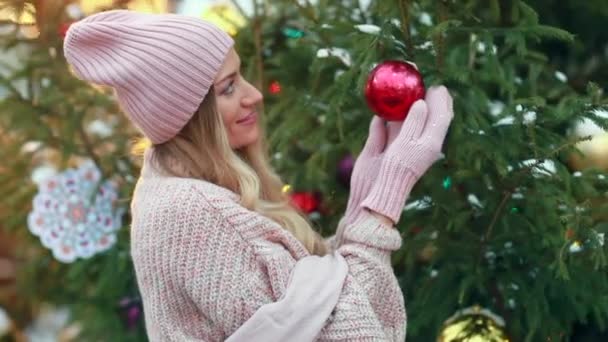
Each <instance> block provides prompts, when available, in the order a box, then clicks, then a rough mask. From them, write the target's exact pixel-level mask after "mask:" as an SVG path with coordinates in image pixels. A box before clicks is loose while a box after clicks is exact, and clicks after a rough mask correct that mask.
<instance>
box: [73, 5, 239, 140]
mask: <svg viewBox="0 0 608 342" xmlns="http://www.w3.org/2000/svg"><path fill="white" fill-rule="evenodd" d="M233 44H234V42H233V40H232V38H230V36H229V35H228V34H227V33H225V32H223V31H222V30H220V29H219V28H217V27H216V26H214V25H213V24H211V23H209V22H206V21H204V20H201V19H198V18H195V17H189V16H183V15H178V14H149V13H139V12H134V11H127V10H112V11H106V12H100V13H96V14H93V15H90V16H88V17H86V18H84V19H83V20H80V21H78V22H76V23H74V24H72V25H71V26H70V28H69V29H68V31H67V33H66V37H65V41H64V44H63V49H64V54H65V57H66V59H67V61H68V63H69V64H70V65H71V66H72V69H73V70H74V73H75V74H76V75H77V76H78V78H80V79H82V80H85V81H88V82H92V83H96V84H101V85H105V86H110V87H112V88H113V89H114V91H115V93H116V95H117V98H118V102H119V104H120V106H121V108H122V109H123V111H125V112H126V114H127V116H128V117H129V119H131V121H132V122H133V123H134V124H135V126H137V128H138V129H139V130H140V131H141V132H142V133H143V134H144V135H145V136H146V137H147V138H149V139H150V140H151V141H152V142H153V143H155V144H160V143H162V142H165V141H167V140H169V139H170V138H172V137H174V136H175V135H176V134H177V133H178V132H179V131H180V130H181V129H182V128H183V127H184V126H185V125H186V123H187V122H188V121H189V120H190V118H191V117H192V115H194V113H195V112H196V110H197V108H198V107H199V106H200V104H201V102H202V101H203V99H204V98H205V95H207V92H208V91H209V88H210V87H211V85H212V84H213V81H214V79H215V76H216V75H217V72H218V70H219V69H220V67H221V66H222V63H223V62H224V59H225V57H226V54H227V53H228V51H229V50H230V48H231V47H232V45H233Z"/></svg>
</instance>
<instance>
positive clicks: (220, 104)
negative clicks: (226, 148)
mask: <svg viewBox="0 0 608 342" xmlns="http://www.w3.org/2000/svg"><path fill="white" fill-rule="evenodd" d="M240 68H241V60H240V58H239V55H238V54H237V53H236V51H235V50H234V49H230V52H229V53H228V55H227V56H226V59H225V60H224V64H222V67H221V68H220V70H219V72H218V75H217V77H216V79H215V81H214V92H215V101H216V104H217V109H218V111H219V112H220V114H221V115H222V118H223V120H224V126H226V130H227V132H226V133H227V134H228V140H229V142H230V147H232V149H238V148H241V147H245V146H247V145H250V144H252V143H254V142H255V141H257V139H258V135H259V127H258V112H257V108H256V107H257V105H258V104H260V103H261V102H262V98H263V97H262V94H261V93H260V92H259V91H258V90H257V89H256V88H255V87H254V86H253V85H251V83H249V82H247V81H246V80H245V79H244V78H243V76H242V75H241V72H240Z"/></svg>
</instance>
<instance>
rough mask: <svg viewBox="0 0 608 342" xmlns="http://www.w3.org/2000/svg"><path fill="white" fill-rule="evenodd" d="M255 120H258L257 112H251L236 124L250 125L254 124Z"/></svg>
mask: <svg viewBox="0 0 608 342" xmlns="http://www.w3.org/2000/svg"><path fill="white" fill-rule="evenodd" d="M257 118H258V113H257V112H251V113H249V114H247V116H246V117H244V118H242V119H240V120H237V121H236V123H238V124H251V123H254V122H256V120H257Z"/></svg>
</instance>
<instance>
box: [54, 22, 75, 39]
mask: <svg viewBox="0 0 608 342" xmlns="http://www.w3.org/2000/svg"><path fill="white" fill-rule="evenodd" d="M72 24H73V22H69V23H61V24H59V28H57V33H58V34H59V35H60V36H61V38H65V35H66V34H67V33H68V29H69V28H70V26H71V25H72Z"/></svg>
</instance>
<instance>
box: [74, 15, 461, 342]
mask: <svg viewBox="0 0 608 342" xmlns="http://www.w3.org/2000/svg"><path fill="white" fill-rule="evenodd" d="M64 52H65V56H66V58H67V60H68V62H69V63H70V64H71V66H72V67H73V69H74V71H75V73H76V74H77V75H78V77H79V78H81V79H83V80H86V81H89V82H92V83H96V84H102V85H107V86H111V87H113V88H114V90H115V93H116V96H117V99H118V102H119V104H120V105H121V108H122V109H123V111H124V112H125V114H126V115H127V116H128V117H129V119H130V121H131V122H132V123H133V124H134V125H135V126H136V127H137V128H138V129H139V130H140V131H141V132H142V134H143V135H144V136H145V138H146V139H148V140H149V142H150V145H151V146H150V147H149V148H148V149H147V150H146V151H145V153H144V156H143V168H142V171H141V175H140V178H139V179H138V183H137V186H136V189H135V192H134V194H133V199H132V202H131V214H132V224H131V249H132V250H131V252H132V258H133V262H134V265H135V271H136V275H137V281H138V285H139V288H140V292H141V295H142V299H143V306H144V312H145V322H146V329H147V333H148V335H149V339H150V340H151V341H224V340H228V341H313V340H318V341H403V340H404V339H405V331H406V314H405V306H404V299H403V295H402V292H401V289H400V288H399V285H398V283H397V279H396V277H395V276H394V273H393V270H392V268H391V264H390V256H391V253H392V252H393V251H395V250H397V249H399V248H400V246H401V243H402V241H401V236H400V234H399V232H398V231H397V230H396V229H395V228H394V224H395V223H396V222H398V220H399V217H400V213H401V210H402V207H403V205H404V203H405V200H406V198H407V196H408V194H409V192H410V190H411V188H412V187H413V185H414V184H415V182H416V181H417V180H418V179H419V177H421V176H422V175H423V174H424V172H425V171H426V170H427V169H428V168H429V167H430V166H431V165H432V164H433V163H434V162H435V161H436V160H437V159H438V158H439V157H440V155H441V152H440V151H441V145H442V143H443V140H444V137H445V134H446V131H447V129H448V126H449V123H450V121H451V119H452V116H453V113H452V99H451V97H450V96H449V94H448V92H447V90H446V89H445V88H444V87H438V88H431V89H429V91H428V93H427V97H426V99H425V100H420V101H418V102H416V103H415V104H414V106H413V107H412V109H411V111H410V113H409V115H408V118H407V120H406V121H405V123H404V124H403V125H396V126H390V127H392V129H391V132H390V134H389V132H388V131H387V128H386V125H385V124H384V122H382V120H380V119H378V118H375V119H373V120H372V122H371V125H370V134H369V137H368V140H367V142H366V144H365V147H364V149H363V151H362V152H361V154H360V156H359V158H358V159H357V163H356V164H355V168H354V170H353V176H352V182H351V189H352V190H351V194H350V197H349V202H348V207H347V212H346V213H345V216H344V218H343V219H342V220H341V221H340V225H339V228H338V229H337V233H336V235H335V236H333V237H331V238H329V239H327V240H324V239H323V238H322V237H321V236H320V235H319V234H318V233H316V232H315V231H314V230H313V229H312V228H311V226H310V225H309V223H308V222H307V220H306V219H305V218H304V217H302V216H301V215H300V214H299V213H298V212H296V211H295V210H294V209H293V208H292V207H291V206H290V205H289V202H288V199H287V198H286V196H285V195H284V194H283V193H282V191H281V189H282V186H283V183H282V182H281V180H280V178H279V177H278V176H277V174H276V173H275V172H274V171H273V170H272V168H271V166H270V165H269V163H268V160H267V156H266V150H265V146H264V136H263V135H264V133H263V130H262V127H261V126H260V125H259V115H260V113H259V112H258V111H257V108H258V105H259V104H260V103H261V101H262V94H260V92H259V91H258V90H257V89H256V88H255V87H253V86H252V85H251V84H250V83H248V82H247V81H246V80H245V79H244V78H243V77H242V75H241V74H240V60H239V56H238V54H237V53H236V51H235V49H234V47H233V41H232V39H231V38H230V37H229V36H228V35H226V34H225V33H224V32H222V31H221V30H219V29H218V28H216V27H215V26H213V25H212V24H210V23H207V22H205V21H202V20H200V19H197V18H192V17H186V16H180V15H174V14H162V15H158V14H143V13H136V12H130V11H125V10H116V11H108V12H103V13H99V14H95V15H92V16H90V17H87V18H85V19H83V20H81V21H80V22H78V23H75V24H73V25H72V26H71V28H70V29H69V31H68V33H67V36H66V40H65V44H64Z"/></svg>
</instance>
